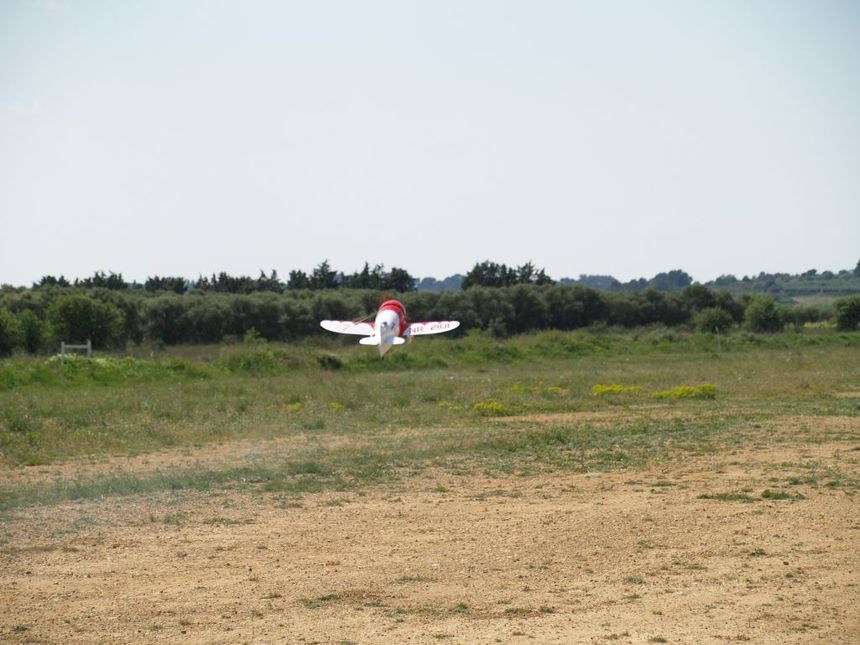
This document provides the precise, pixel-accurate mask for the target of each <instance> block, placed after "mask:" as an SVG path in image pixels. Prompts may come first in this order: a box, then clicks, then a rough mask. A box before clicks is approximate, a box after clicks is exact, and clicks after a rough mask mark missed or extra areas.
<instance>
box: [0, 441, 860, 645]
mask: <svg viewBox="0 0 860 645" xmlns="http://www.w3.org/2000/svg"><path fill="white" fill-rule="evenodd" d="M212 450H214V453H213V454H220V453H218V449H212ZM177 455H178V456H176V459H177V461H178V462H180V463H184V460H185V458H186V457H188V455H187V453H185V452H182V451H178V452H177ZM169 456H170V455H169V454H168V455H163V456H162V457H158V458H156V462H157V463H161V460H163V459H167V460H168V461H170V459H169ZM189 458H190V457H189ZM193 458H194V459H195V460H198V463H199V459H203V458H204V457H202V456H201V455H194V456H193ZM150 459H152V458H150ZM171 463H172V462H171ZM69 467H70V466H69V465H68V464H67V465H64V466H63V468H69ZM48 472H50V471H48ZM476 473H477V469H476V471H475V472H473V473H472V474H467V475H462V476H457V475H452V474H450V473H447V472H424V473H422V474H420V475H417V476H416V477H413V478H407V479H405V480H402V481H401V482H399V483H398V484H397V485H396V486H394V487H392V486H385V487H373V488H367V489H364V490H362V491H360V492H350V493H325V494H304V495H302V496H300V497H291V496H285V495H280V494H273V493H259V492H227V493H219V494H211V493H210V494H205V495H203V494H181V495H180V494H172V495H163V496H156V497H150V498H145V499H141V498H133V499H129V498H125V499H106V500H102V501H99V502H89V503H77V504H67V505H63V506H53V507H49V508H38V509H28V510H27V511H26V512H23V513H19V515H18V517H17V518H14V519H12V520H10V521H8V522H7V523H6V525H5V526H3V532H4V534H5V538H4V539H5V544H2V546H0V641H3V642H12V643H18V642H21V643H23V642H38V643H140V642H170V643H173V642H188V643H241V642H248V643H349V642H354V643H380V642H386V643H407V642H408V643H448V642H450V643H495V642H503V643H603V642H607V643H609V642H619V643H649V642H669V643H725V642H752V643H858V642H860V498H858V493H860V491H858V490H857V488H856V486H851V485H845V481H846V478H854V480H856V479H857V478H858V476H860V442H858V441H852V442H829V443H824V444H817V445H810V446H806V445H790V444H789V445H783V446H779V447H776V448H768V449H762V450H750V451H748V452H743V453H732V454H722V455H718V456H710V457H696V458H687V459H684V460H679V461H676V462H673V463H671V464H667V465H664V466H663V467H662V468H661V469H660V470H655V469H651V470H642V471H632V470H627V471H622V472H619V471H615V472H608V473H587V474H576V473H550V474H541V475H534V476H516V475H504V476H493V477H486V476H482V475H480V474H476ZM43 474H45V473H43ZM25 479H27V478H25ZM765 490H770V491H780V492H783V493H786V494H788V495H789V496H790V498H789V499H773V498H762V493H763V492H764V491H765ZM721 493H737V494H741V495H745V496H746V497H747V498H748V501H744V500H743V499H724V498H719V497H718V498H716V499H713V498H712V499H706V498H702V497H701V496H702V495H718V494H721ZM798 494H799V495H798Z"/></svg>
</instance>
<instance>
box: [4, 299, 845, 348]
mask: <svg viewBox="0 0 860 645" xmlns="http://www.w3.org/2000/svg"><path fill="white" fill-rule="evenodd" d="M391 295H392V296H394V297H399V298H400V299H401V300H402V301H403V303H404V305H405V306H406V310H407V311H408V312H409V315H410V319H411V320H415V321H421V320H459V321H460V323H461V329H460V330H457V331H455V332H454V333H453V334H452V335H453V336H454V337H457V336H460V335H462V333H463V332H464V331H466V330H470V329H471V330H474V329H480V330H484V331H488V332H490V333H491V334H492V335H494V336H497V337H504V336H508V335H510V334H519V333H523V332H529V331H535V330H540V329H558V330H573V329H580V328H584V327H595V326H607V325H617V326H621V327H627V328H631V327H638V326H649V327H655V328H656V327H661V326H662V327H663V328H677V327H678V326H691V325H693V324H695V325H696V326H697V327H698V328H699V329H702V330H707V331H716V330H718V329H719V330H723V329H727V328H728V327H729V326H731V324H733V323H741V322H744V321H746V326H747V328H748V329H749V330H751V331H778V330H780V329H782V326H783V322H784V321H786V320H787V321H788V322H792V323H794V324H795V325H797V326H798V328H800V327H802V325H803V324H804V321H808V320H811V319H815V320H821V319H822V316H823V315H829V314H827V313H826V312H824V311H823V310H821V309H812V308H796V307H795V308H787V309H785V310H784V311H783V310H781V309H779V308H777V306H776V305H775V303H774V302H773V300H771V299H769V298H763V299H750V298H748V297H746V296H744V297H743V298H740V299H737V300H736V299H735V298H733V297H732V296H731V295H729V294H728V293H724V292H711V291H709V290H707V289H706V288H704V287H702V286H701V285H692V286H688V287H686V288H685V289H681V290H676V291H673V292H662V291H656V290H653V289H649V290H645V291H639V292H625V293H605V292H601V291H597V290H594V289H591V288H588V287H583V286H578V285H576V286H568V285H549V284H534V283H532V284H530V283H521V284H515V285H514V286H510V287H484V286H474V287H471V288H469V289H466V290H462V291H453V292H443V293H434V292H414V291H413V292H409V293H403V294H391ZM381 300H382V294H381V293H380V292H379V291H376V290H372V289H344V288H340V289H329V290H317V291H314V290H310V289H306V290H302V289H287V290H286V291H284V292H283V293H275V292H252V293H248V294H242V293H227V292H222V291H217V290H210V291H201V290H199V289H192V290H190V291H188V292H187V293H185V294H181V295H180V294H177V293H174V292H172V291H158V292H152V291H147V290H145V289H142V288H141V289H132V288H128V289H121V290H119V289H113V290H112V289H106V288H103V287H90V288H81V287H63V286H60V285H46V286H42V287H40V288H38V289H33V290H29V291H28V290H26V289H0V310H3V309H5V310H6V311H7V312H9V313H11V314H13V317H15V318H16V319H17V320H18V322H19V323H20V325H21V332H22V333H23V334H24V338H23V340H18V339H17V336H16V340H15V343H16V347H18V346H21V344H22V343H23V345H24V346H26V348H27V349H28V350H29V351H36V350H38V349H39V348H43V349H44V348H45V347H48V346H49V345H50V342H59V341H61V340H65V341H76V340H80V341H83V340H86V339H87V338H92V340H93V342H94V343H95V344H96V347H103V346H108V345H120V344H122V343H123V342H125V341H131V342H133V343H139V342H141V341H144V340H145V341H148V342H152V343H156V344H158V343H163V344H167V345H173V344H178V343H220V342H223V341H224V339H225V338H233V339H240V338H242V337H243V336H244V335H245V334H246V333H247V332H248V331H249V330H250V329H254V330H256V332H257V333H259V334H260V336H261V337H262V338H265V339H266V340H272V341H292V340H297V339H301V338H306V337H308V336H312V335H317V334H323V333H324V332H323V331H322V330H321V329H320V326H319V321H320V320H323V319H346V320H358V319H362V318H372V316H373V315H374V314H375V312H376V308H377V307H378V306H379V304H380V303H381ZM845 300H846V303H847V304H845V305H841V307H842V309H840V310H839V312H841V313H839V314H838V315H841V316H842V318H843V319H844V321H845V322H843V323H841V324H843V325H847V326H845V327H844V328H846V329H848V328H851V322H850V321H851V320H852V319H851V316H852V315H854V314H852V313H851V312H852V311H854V310H853V309H852V308H851V306H850V303H851V302H853V301H852V300H851V299H850V298H849V299H845ZM25 312H27V313H25ZM726 315H728V316H729V318H730V319H731V322H730V321H729V319H728V318H726ZM22 316H23V317H22ZM15 328H16V329H17V325H16V326H15ZM52 338H53V340H51V339H52ZM49 341H50V342H49Z"/></svg>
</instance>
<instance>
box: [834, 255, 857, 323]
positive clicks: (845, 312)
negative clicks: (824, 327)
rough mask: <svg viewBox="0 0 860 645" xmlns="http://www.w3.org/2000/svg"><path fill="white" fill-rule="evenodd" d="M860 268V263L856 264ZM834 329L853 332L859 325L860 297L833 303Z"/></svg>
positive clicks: (842, 299) (841, 299)
mask: <svg viewBox="0 0 860 645" xmlns="http://www.w3.org/2000/svg"><path fill="white" fill-rule="evenodd" d="M857 266H858V267H860V263H858V264H857ZM833 314H834V317H835V318H836V328H837V329H839V330H841V331H855V330H856V329H857V327H858V325H860V296H850V297H848V298H840V299H839V300H837V301H836V302H834V303H833Z"/></svg>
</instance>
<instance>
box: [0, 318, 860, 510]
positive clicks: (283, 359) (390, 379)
mask: <svg viewBox="0 0 860 645" xmlns="http://www.w3.org/2000/svg"><path fill="white" fill-rule="evenodd" d="M350 340H352V339H350ZM423 341H426V342H423ZM719 347H721V348H722V349H721V350H720V349H719V348H718V346H717V343H716V341H715V339H711V338H709V337H703V336H700V335H694V334H677V333H675V332H671V333H670V334H668V335H667V332H666V330H661V329H656V330H644V331H640V332H637V333H634V334H616V333H583V332H572V333H559V332H547V333H543V334H534V335H528V336H523V337H518V338H514V339H511V340H508V341H499V340H497V339H494V338H492V337H489V336H486V335H482V334H478V335H471V336H467V337H465V338H463V339H457V340H453V341H450V340H444V339H419V340H418V341H416V342H415V343H413V344H412V345H410V346H408V347H401V348H397V349H396V350H395V351H394V352H391V353H390V354H389V356H388V357H386V359H385V360H384V361H380V360H379V358H378V357H376V356H375V355H374V353H373V352H370V351H367V348H364V347H354V346H353V344H352V343H350V344H345V343H344V344H341V343H340V342H339V341H337V340H329V341H327V342H326V343H325V344H324V345H323V346H322V347H318V346H316V345H313V344H310V343H301V344H297V345H280V344H266V343H252V344H248V345H240V346H232V347H227V348H216V347H197V348H177V350H176V351H175V352H165V353H162V354H158V355H154V356H137V357H135V356H111V355H105V356H101V357H99V358H97V359H95V360H85V359H80V360H75V361H71V362H69V363H67V364H65V365H61V364H59V362H57V361H54V360H47V361H46V360H39V359H10V360H7V361H4V362H2V363H0V462H2V463H5V465H6V467H9V466H12V467H15V466H22V465H33V464H48V463H51V462H54V461H58V460H65V459H69V458H74V457H78V456H82V455H88V456H98V455H115V454H137V453H145V452H149V451H154V450H160V449H163V448H170V447H176V446H193V445H202V444H205V443H207V442H210V441H224V440H236V439H262V438H270V437H302V438H304V439H307V438H313V437H317V438H318V439H319V441H317V442H316V443H314V442H309V443H308V442H307V441H306V442H305V443H306V444H307V446H309V447H307V448H301V449H296V448H291V450H293V451H294V452H293V453H291V454H290V455H289V456H288V458H287V457H284V456H283V455H278V456H275V457H277V458H274V460H268V461H266V460H264V463H255V464H253V465H252V466H246V465H240V466H235V465H230V466H224V467H222V468H220V469H215V470H213V471H212V472H209V471H206V470H205V468H204V469H203V470H201V471H199V472H198V471H195V472H188V473H182V472H173V473H162V474H159V475H158V476H155V475H153V476H147V477H131V476H128V475H122V476H115V477H114V476H111V477H113V478H111V477H108V478H105V479H101V480H99V481H96V482H76V483H75V482H72V483H68V482H67V483H66V484H64V485H58V487H57V488H56V490H55V491H54V493H51V494H50V495H48V493H45V494H46V495H47V496H48V498H51V495H53V497H54V498H56V499H75V498H76V497H80V496H83V497H86V496H88V495H92V494H94V493H93V491H101V493H100V494H106V492H110V491H126V492H135V491H136V490H137V489H136V488H135V486H137V487H141V488H140V491H147V490H164V489H169V488H171V487H190V488H199V487H206V486H212V485H223V484H225V483H227V482H233V481H236V480H237V479H243V478H244V479H246V480H247V481H251V480H254V481H259V482H262V483H263V484H264V485H266V486H270V487H274V488H277V487H285V488H289V487H295V486H298V487H299V488H301V487H314V486H322V487H327V486H329V487H330V486H348V485H353V484H352V483H353V482H356V481H364V480H371V479H374V478H383V477H388V476H393V475H395V474H396V472H397V469H398V468H400V467H409V468H414V467H419V466H420V465H421V464H424V463H425V462H427V461H428V460H429V461H433V460H441V461H443V462H445V463H448V462H451V461H456V460H461V459H467V460H468V459H473V460H474V459H479V460H483V461H485V462H487V463H488V464H490V463H499V464H502V465H503V466H504V467H507V468H510V467H514V466H515V465H516V464H518V463H529V462H535V463H540V464H544V465H547V464H549V465H552V466H553V467H564V468H587V467H595V468H597V467H599V468H603V467H625V466H628V465H631V464H634V463H640V462H641V461H642V460H643V459H646V458H658V457H660V456H661V455H665V454H668V452H669V446H671V447H672V450H688V451H701V450H709V449H710V447H711V446H712V445H715V443H714V442H722V443H725V442H726V441H731V442H736V441H742V440H746V439H747V438H749V437H750V436H752V435H748V434H746V433H747V430H748V426H750V425H752V426H753V427H755V426H756V425H760V422H761V421H762V420H766V419H768V418H771V417H774V416H777V415H784V414H798V413H802V414H804V415H816V414H818V415H825V414H841V415H852V416H857V415H858V414H860V400H858V397H857V396H856V393H857V392H858V390H860V360H858V359H860V335H858V334H836V333H833V332H828V333H821V334H803V335H794V334H785V335H777V336H762V337H748V335H740V334H738V335H735V336H730V337H728V338H723V339H722V340H721V341H720V344H719ZM322 354H326V355H333V356H334V357H335V358H336V359H337V361H336V362H335V363H330V364H325V361H323V362H321V361H320V360H319V357H320V356H321V355H322ZM337 363H339V367H338V366H337ZM703 383H704V384H708V389H707V397H705V398H698V399H697V398H687V397H685V396H681V394H683V393H688V392H692V391H693V389H694V388H696V387H699V388H700V389H701V384H703ZM601 384H613V385H615V384H617V385H618V387H617V388H609V390H606V386H602V387H601ZM596 386H597V387H596ZM696 391H698V390H696ZM655 392H657V393H667V392H668V393H680V394H678V395H677V396H675V395H668V396H666V397H665V398H655V397H653V396H652V393H655ZM852 392H853V393H854V395H852ZM837 394H838V395H839V396H837ZM661 410H668V411H672V415H665V414H664V415H662V416H661V415H659V414H657V415H656V416H655V414H654V411H657V412H660V411H661ZM575 412H605V413H607V414H609V415H610V418H612V419H613V421H612V422H610V423H597V422H588V423H586V424H585V425H583V423H584V422H581V421H575V420H573V421H565V422H561V421H553V420H552V417H549V421H548V423H550V425H546V424H545V423H544V422H543V421H542V422H541V423H542V424H543V425H537V426H536V425H535V421H534V419H533V417H534V415H552V414H554V413H575ZM572 418H573V419H578V418H580V417H577V416H576V415H574V416H573V417H572ZM581 418H583V419H588V418H590V417H589V416H588V415H583V416H582V417H581ZM676 418H677V419H680V420H675V419H676ZM764 432H765V431H764V430H762V431H760V432H756V433H753V435H754V438H755V440H756V441H767V440H769V438H768V437H767V436H766V435H763V434H762V433H764ZM336 438H340V439H341V440H342V441H341V442H340V443H341V444H343V445H344V446H345V447H344V448H343V449H342V450H341V449H338V450H334V449H332V448H330V447H329V448H326V447H325V446H331V445H336V444H338V442H337V441H331V440H333V439H336ZM302 445H305V444H302ZM296 451H297V452H296ZM246 468H251V469H252V471H253V472H252V471H248V470H243V469H246ZM207 473H208V474H207ZM124 482H125V483H124ZM63 486H65V488H64V487H63ZM0 491H3V492H2V495H3V496H5V498H6V500H7V503H8V504H13V503H17V502H14V500H22V499H30V498H31V497H28V496H27V494H24V493H22V492H21V491H17V492H16V491H9V490H3V486H2V484H0ZM76 491H78V492H76ZM87 491H89V492H87ZM43 492H44V491H43ZM22 496H23V497H22Z"/></svg>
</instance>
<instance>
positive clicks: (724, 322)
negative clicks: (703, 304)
mask: <svg viewBox="0 0 860 645" xmlns="http://www.w3.org/2000/svg"><path fill="white" fill-rule="evenodd" d="M694 320H695V323H696V329H698V330H699V331H704V332H710V333H712V334H719V333H724V332H726V331H728V329H729V328H730V327H731V326H732V325H733V324H734V322H735V321H734V319H733V318H732V315H731V314H730V313H729V312H728V311H726V310H725V309H721V308H720V307H707V308H705V309H702V310H701V311H699V312H698V313H697V314H696V316H695V318H694Z"/></svg>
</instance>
